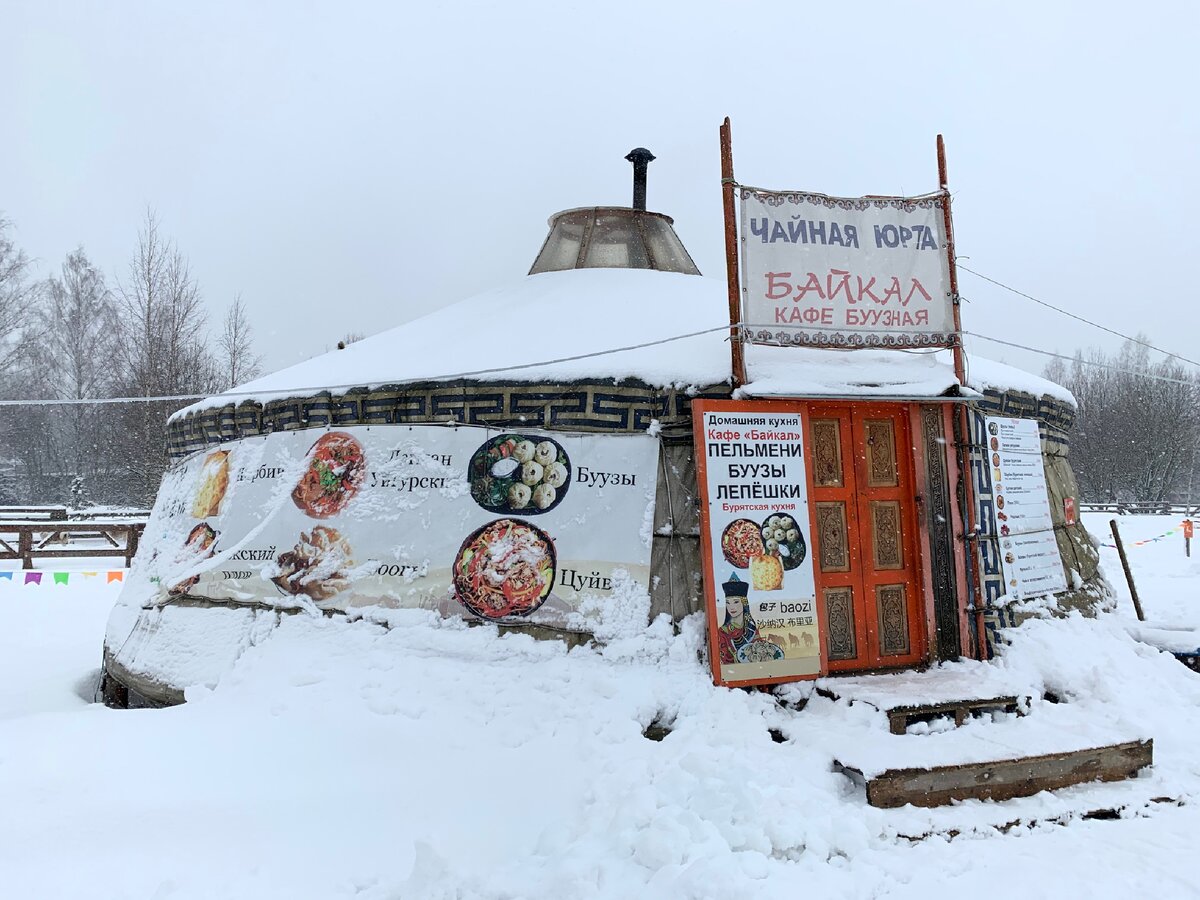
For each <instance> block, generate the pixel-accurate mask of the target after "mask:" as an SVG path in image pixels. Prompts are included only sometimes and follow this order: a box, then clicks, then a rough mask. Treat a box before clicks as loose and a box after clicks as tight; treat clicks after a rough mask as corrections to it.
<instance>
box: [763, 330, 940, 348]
mask: <svg viewBox="0 0 1200 900" xmlns="http://www.w3.org/2000/svg"><path fill="white" fill-rule="evenodd" d="M742 333H743V336H744V338H743V339H744V340H746V341H747V342H749V343H752V344H763V345H767V346H772V347H818V348H820V347H829V348H838V349H842V348H852V349H860V348H881V349H885V350H889V349H890V350H912V349H936V348H941V347H953V346H954V345H955V344H956V343H957V337H956V335H955V333H954V332H953V331H950V332H945V333H942V332H931V333H919V334H903V333H901V334H896V333H893V332H888V333H886V334H879V333H877V332H861V331H848V332H841V331H832V332H829V331H811V330H810V331H802V330H800V327H797V328H795V329H790V330H783V329H781V330H778V331H772V330H770V329H767V328H759V329H756V328H755V327H754V326H752V325H747V326H743V329H742Z"/></svg>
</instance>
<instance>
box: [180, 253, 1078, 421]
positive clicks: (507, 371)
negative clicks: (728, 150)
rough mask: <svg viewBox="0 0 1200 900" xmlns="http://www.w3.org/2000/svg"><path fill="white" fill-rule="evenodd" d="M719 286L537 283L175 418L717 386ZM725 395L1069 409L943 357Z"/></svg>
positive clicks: (837, 359) (778, 376) (589, 272)
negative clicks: (291, 404)
mask: <svg viewBox="0 0 1200 900" xmlns="http://www.w3.org/2000/svg"><path fill="white" fill-rule="evenodd" d="M728 322H729V312H728V288H727V284H726V282H725V280H724V279H718V278H707V277H702V276H698V275H684V274H679V273H674V272H660V271H653V270H649V269H615V268H588V269H571V270H566V271H559V272H544V273H541V274H537V275H530V276H526V277H525V278H523V279H521V280H519V281H517V282H515V283H513V284H510V285H507V286H505V287H500V288H496V289H492V290H489V291H486V292H484V293H481V294H478V295H476V296H474V297H470V298H468V299H466V300H462V301H460V302H458V303H454V304H451V305H450V306H447V307H445V308H443V309H440V310H437V311H436V312H433V313H430V314H429V315H426V316H423V317H421V318H418V319H415V320H413V321H410V322H407V323H405V324H403V325H399V326H397V327H395V328H392V329H389V330H387V331H384V332H381V333H379V334H376V335H373V336H372V337H369V338H365V339H363V340H361V341H357V342H355V343H353V344H350V345H349V346H347V347H346V348H345V349H342V350H335V351H332V352H329V353H325V354H322V355H320V356H316V357H314V358H312V359H309V360H306V361H304V362H302V363H299V364H297V365H294V366H290V367H288V368H286V369H282V370H280V371H278V372H274V373H272V374H270V375H267V376H264V377H262V378H259V379H256V380H254V381H252V382H249V383H248V384H245V385H241V386H239V387H237V388H235V389H233V390H232V391H231V392H229V393H227V394H218V395H215V396H213V397H210V398H208V399H205V400H202V401H200V402H198V403H195V404H193V405H192V406H189V407H187V408H186V409H184V410H181V411H180V412H179V413H177V414H176V415H175V416H174V417H173V421H178V420H180V419H182V418H185V417H188V416H190V415H192V414H195V413H199V412H201V411H203V410H209V409H213V408H216V407H221V406H226V405H229V404H234V405H237V404H241V403H244V402H245V401H246V400H252V401H255V402H258V403H267V402H270V401H273V400H280V399H284V398H295V397H305V396H309V395H313V394H317V393H322V392H340V391H346V390H350V389H352V388H366V389H371V388H375V387H378V386H382V385H396V384H405V383H410V382H430V381H435V382H436V381H460V380H465V381H476V382H494V381H505V382H537V383H543V384H563V383H569V382H574V381H579V380H588V381H596V380H611V381H614V382H620V381H625V380H633V381H637V382H641V383H643V384H645V385H649V386H652V387H655V388H675V389H703V388H708V387H712V386H716V385H721V384H726V383H728V382H729V381H730V374H731V373H730V365H731V363H730V351H729V341H728V336H729V328H728ZM747 374H748V379H747V381H748V383H747V384H746V385H745V386H743V387H742V388H741V389H740V390H739V392H738V396H742V397H778V396H831V397H846V396H860V395H862V396H866V395H870V396H876V397H894V398H900V397H906V398H930V397H937V396H942V395H945V394H947V393H968V394H969V393H974V392H983V391H985V390H988V389H991V390H994V391H1001V392H1003V391H1019V392H1021V393H1025V394H1031V395H1033V396H1048V397H1051V398H1054V399H1056V400H1060V401H1065V402H1066V403H1068V404H1072V405H1073V402H1074V401H1073V398H1072V397H1071V395H1070V393H1069V392H1068V391H1067V390H1066V389H1065V388H1063V387H1061V386H1059V385H1056V384H1054V383H1053V382H1050V381H1047V380H1045V379H1043V378H1039V377H1037V376H1035V375H1031V374H1029V373H1027V372H1024V371H1022V370H1020V369H1015V368H1013V367H1011V366H1007V365H1004V364H1002V363H997V362H992V361H990V360H985V359H982V358H980V357H978V356H974V355H972V356H971V357H970V366H969V370H968V378H967V385H966V386H965V387H966V390H965V391H961V390H956V389H959V388H962V387H963V386H961V385H960V384H959V382H958V379H957V378H956V377H955V375H954V367H953V361H952V358H951V354H950V352H949V351H946V350H941V351H901V350H882V349H879V350H877V349H862V350H852V351H846V350H828V349H817V348H800V347H786V348H784V347H763V346H749V347H747Z"/></svg>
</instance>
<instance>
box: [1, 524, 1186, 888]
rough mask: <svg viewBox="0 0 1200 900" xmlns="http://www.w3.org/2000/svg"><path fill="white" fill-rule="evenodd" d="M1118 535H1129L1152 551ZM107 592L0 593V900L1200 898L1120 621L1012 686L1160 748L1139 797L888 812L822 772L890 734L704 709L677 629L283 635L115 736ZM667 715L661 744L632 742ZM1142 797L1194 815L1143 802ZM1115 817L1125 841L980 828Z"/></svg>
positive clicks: (1170, 723)
mask: <svg viewBox="0 0 1200 900" xmlns="http://www.w3.org/2000/svg"><path fill="white" fill-rule="evenodd" d="M1152 518H1155V519H1157V517H1152ZM1127 521H1128V522H1129V524H1128V528H1129V529H1130V531H1129V532H1128V533H1127V539H1129V538H1130V537H1131V536H1132V534H1133V531H1134V529H1135V527H1136V528H1139V529H1140V528H1143V527H1144V528H1145V529H1147V534H1148V532H1149V531H1151V530H1153V528H1154V527H1156V526H1155V525H1154V523H1153V522H1146V521H1142V520H1137V521H1136V526H1135V524H1134V520H1123V521H1122V528H1123V530H1124V529H1125V528H1126V522H1127ZM1088 524H1089V525H1091V526H1092V527H1093V530H1094V531H1096V530H1098V529H1097V528H1096V526H1095V524H1094V523H1093V522H1091V521H1090V520H1089V522H1088ZM1159 524H1161V522H1159ZM1169 524H1170V523H1169ZM1165 530H1166V527H1163V528H1161V529H1160V531H1165ZM1175 549H1176V550H1178V553H1177V554H1171V553H1170V552H1169V550H1168V549H1167V548H1165V547H1160V546H1158V545H1147V546H1146V547H1144V548H1139V551H1140V552H1144V553H1145V554H1146V555H1145V557H1139V556H1137V555H1134V556H1133V562H1134V565H1135V567H1139V573H1140V569H1141V568H1142V566H1141V563H1140V562H1139V560H1140V559H1143V558H1144V559H1145V560H1146V562H1145V568H1146V571H1147V574H1146V586H1145V587H1142V593H1143V595H1144V598H1145V602H1146V604H1147V609H1148V610H1154V612H1153V613H1152V616H1158V617H1160V618H1163V619H1170V620H1172V621H1174V622H1176V623H1177V624H1187V623H1185V622H1182V619H1185V618H1187V617H1188V616H1189V615H1190V614H1191V612H1192V610H1194V609H1196V608H1197V604H1196V603H1195V600H1194V599H1192V598H1195V596H1196V588H1197V586H1200V570H1194V569H1192V568H1191V566H1192V565H1194V564H1192V563H1190V562H1189V561H1185V560H1183V556H1182V551H1181V550H1180V549H1179V548H1175ZM1139 551H1131V552H1132V553H1134V554H1136V553H1137V552H1139ZM1105 552H1107V551H1105ZM1176 556H1177V557H1178V558H1176ZM1105 560H1106V562H1107V560H1108V557H1107V556H1106V557H1105ZM1197 562H1200V560H1198V561H1197ZM1151 572H1152V573H1153V574H1151ZM1109 575H1110V578H1113V580H1115V576H1116V572H1115V571H1114V570H1113V569H1112V568H1111V566H1110V567H1109ZM1139 587H1141V581H1139ZM116 588H117V585H112V586H108V585H103V584H100V583H98V582H95V581H93V582H83V581H79V582H75V581H73V582H72V583H71V584H70V585H68V586H61V585H57V586H55V585H42V586H34V585H29V586H25V585H19V584H12V583H8V584H6V583H4V582H0V797H3V799H4V815H3V816H0V894H2V895H3V896H10V897H39V898H41V897H47V898H49V897H55V898H57V897H63V898H71V897H88V898H110V897H111V898H118V897H120V898H211V897H222V898H242V897H245V898H251V897H253V898H267V897H281V898H289V900H292V898H338V897H357V898H366V900H390V898H400V897H404V898H409V897H411V898H421V900H425V898H451V897H463V898H466V897H480V898H502V897H503V898H516V897H563V898H576V897H578V898H590V897H620V898H626V897H639V898H640V897H662V898H678V897H721V898H729V897H750V896H753V897H755V898H760V897H761V898H774V897H779V898H784V897H789V898H791V897H796V896H832V897H883V896H886V897H923V898H928V897H930V896H949V895H951V894H952V893H960V894H963V895H969V896H972V897H979V896H985V897H987V896H995V897H1009V896H1014V895H1022V894H1023V895H1026V896H1030V897H1048V896H1056V897H1072V896H1079V895H1082V894H1084V893H1086V894H1087V895H1089V896H1092V897H1122V898H1127V897H1129V896H1131V895H1137V896H1140V895H1143V894H1149V895H1157V896H1160V897H1181V896H1200V878H1198V876H1197V875H1196V866H1195V863H1194V853H1195V850H1194V845H1195V842H1196V835H1197V834H1200V810H1198V807H1197V806H1196V805H1194V804H1195V802H1196V801H1197V800H1200V759H1198V758H1197V754H1196V752H1195V748H1196V746H1197V743H1198V740H1200V677H1198V676H1196V675H1194V674H1192V673H1189V672H1188V671H1187V670H1186V669H1184V667H1183V666H1180V665H1179V664H1178V663H1176V662H1175V661H1174V660H1172V659H1170V658H1168V657H1166V656H1164V655H1162V654H1159V653H1157V652H1156V651H1154V650H1152V649H1150V648H1148V647H1145V646H1144V645H1140V644H1137V643H1135V642H1134V641H1133V640H1132V639H1131V638H1130V637H1129V636H1128V634H1127V633H1126V630H1125V628H1124V625H1123V620H1124V618H1126V617H1132V611H1131V610H1129V609H1128V607H1127V606H1123V607H1122V609H1121V611H1120V613H1119V614H1118V616H1110V617H1106V618H1105V619H1104V620H1102V621H1100V622H1085V621H1082V620H1073V621H1070V622H1066V623H1062V622H1059V623H1047V622H1034V623H1031V624H1030V625H1029V626H1027V627H1026V628H1024V629H1022V631H1021V632H1020V634H1019V635H1018V637H1019V641H1018V643H1017V644H1016V645H1015V646H1014V648H1013V649H1012V651H1010V653H1008V654H1007V655H1006V658H1005V660H1004V662H1003V663H1002V665H1003V667H1004V670H1005V671H1006V673H1007V674H1008V676H1009V677H1011V678H1014V679H1017V680H1019V681H1021V682H1023V683H1026V684H1028V685H1030V686H1031V687H1032V688H1034V689H1038V690H1040V689H1042V688H1052V689H1054V690H1055V691H1056V692H1061V693H1064V695H1065V696H1067V698H1068V701H1069V703H1070V704H1071V708H1072V709H1073V710H1074V711H1075V712H1087V713H1088V714H1089V718H1090V720H1092V721H1095V722H1096V723H1097V724H1098V727H1099V726H1100V725H1103V726H1104V727H1110V726H1111V727H1114V728H1118V727H1119V728H1129V729H1132V730H1134V731H1145V732H1148V733H1150V734H1152V736H1153V737H1154V738H1155V761H1156V765H1155V767H1154V770H1153V771H1152V772H1151V773H1148V774H1146V775H1144V776H1143V777H1142V778H1139V779H1137V780H1135V781H1132V782H1128V783H1125V784H1119V785H1107V786H1100V785H1095V786H1085V787H1079V788H1075V789H1072V790H1070V791H1064V792H1060V794H1059V795H1057V796H1053V797H1051V796H1041V797H1031V798H1027V799H1025V800H1019V801H1010V802H1008V803H1003V804H994V803H977V802H970V803H964V804H961V805H959V806H957V807H953V808H947V809H940V810H913V809H911V808H910V809H903V810H877V809H872V808H870V807H868V806H866V803H865V800H864V799H863V797H862V795H861V791H860V790H859V791H856V790H855V789H853V788H852V787H851V786H850V785H849V784H848V782H846V781H845V780H844V779H843V778H842V776H840V775H836V774H834V773H833V772H832V771H830V759H831V756H832V754H833V753H834V751H835V747H836V746H837V745H838V744H839V743H844V742H847V741H857V742H858V743H859V744H860V745H861V744H863V743H864V742H867V743H870V744H872V745H874V744H876V743H878V744H879V745H880V746H886V744H884V743H882V742H885V741H887V740H888V739H889V737H890V736H888V735H887V734H886V722H885V721H884V720H883V718H882V717H881V716H878V715H875V716H872V715H871V714H870V712H869V711H868V710H867V709H865V708H864V707H863V706H861V705H858V706H854V707H846V706H845V705H838V704H833V703H830V702H828V701H825V700H822V699H819V698H817V699H814V700H813V702H811V703H810V704H809V707H808V708H807V709H806V710H805V711H804V712H802V713H799V714H795V713H790V712H788V711H786V710H782V709H780V708H779V707H777V706H776V705H775V704H774V703H772V702H771V701H770V700H769V698H767V697H765V696H764V695H761V694H749V693H744V692H740V691H725V690H717V689H714V688H713V687H712V686H711V684H710V683H709V682H708V680H707V677H706V674H705V672H704V671H703V670H702V669H701V668H700V666H699V665H698V663H697V662H696V660H695V648H696V646H697V643H698V635H697V634H696V633H695V630H694V629H688V630H687V631H685V634H684V635H683V636H682V637H679V638H672V637H671V636H670V635H669V634H668V633H667V632H666V631H663V630H654V631H652V633H651V634H650V635H648V636H647V637H645V638H639V639H636V640H632V641H627V642H625V643H622V644H620V645H618V646H614V647H612V648H610V649H609V650H608V651H607V652H606V653H605V654H603V655H602V654H599V653H596V652H593V651H587V650H584V651H574V652H571V653H569V654H568V653H567V652H566V651H565V650H563V649H562V648H561V647H560V646H558V645H557V644H546V643H536V642H533V641H530V640H528V639H524V638H520V637H507V638H503V639H501V638H498V637H496V636H495V635H494V634H493V633H492V632H491V631H490V630H488V629H486V628H475V629H465V628H463V627H461V626H457V625H455V624H454V623H441V622H439V621H438V620H435V619H433V618H431V617H429V616H427V615H425V614H423V613H418V612H403V613H393V614H391V619H392V621H393V623H394V624H396V625H399V626H401V627H395V628H393V629H391V630H390V631H388V630H385V629H383V628H381V627H378V626H374V625H369V624H366V623H358V624H356V625H354V626H353V627H347V626H346V625H345V624H343V623H339V622H334V621H327V620H312V619H309V618H305V617H294V618H292V619H290V620H289V621H288V622H287V623H286V624H285V626H284V627H282V628H280V629H279V630H278V631H277V632H276V634H275V636H274V637H273V638H272V639H270V640H269V641H267V642H265V643H264V644H262V645H261V646H258V647H255V648H253V649H251V650H250V651H248V652H247V653H246V654H245V655H244V656H243V657H242V659H241V660H240V661H239V663H238V665H237V667H236V668H235V670H234V671H233V673H232V674H231V675H230V676H229V677H228V678H227V679H226V680H225V681H224V683H222V684H221V685H220V686H219V687H218V688H217V689H216V690H214V691H207V690H198V691H194V692H193V696H191V697H190V700H191V702H189V703H188V704H187V705H186V706H183V707H178V708H174V709H169V710H157V711H150V710H135V711H127V712H121V711H112V710H107V709H105V708H103V707H102V706H99V705H90V704H87V703H86V702H85V700H84V699H83V697H81V696H80V686H81V685H82V686H84V687H85V688H87V687H90V679H91V678H92V677H93V676H94V674H95V671H96V669H97V667H98V663H99V655H100V642H101V635H102V633H103V628H104V620H105V618H106V616H107V612H108V608H109V607H110V605H111V603H112V601H113V599H114V597H115V595H116ZM1192 624H1200V617H1195V616H1193V617H1192ZM963 668H964V671H965V672H967V673H968V674H969V670H970V666H969V665H964V667H963ZM84 693H85V694H86V693H87V691H86V690H84ZM1037 713H1038V710H1036V709H1035V710H1034V713H1033V715H1031V717H1030V719H1031V720H1033V719H1034V718H1035V717H1036V715H1037ZM658 715H665V716H666V717H667V718H668V719H672V720H673V724H674V728H673V731H672V732H671V734H670V735H668V736H667V738H666V739H665V740H664V741H662V742H661V743H655V742H651V741H647V740H646V739H644V738H643V737H642V736H641V730H642V728H643V727H644V726H645V725H646V724H648V723H649V722H650V721H651V719H653V718H654V717H655V716H658ZM999 725H1000V726H1003V727H1005V728H1010V729H1011V728H1012V723H1009V722H1001V723H999ZM972 727H976V728H978V729H980V731H981V732H984V730H985V729H987V728H988V727H989V726H988V725H985V724H984V723H977V724H976V725H975V726H972ZM768 728H778V729H779V730H780V731H782V732H783V734H784V735H786V736H787V737H788V738H789V740H788V741H787V742H786V743H783V744H777V743H774V742H773V741H772V740H771V738H770V736H769V735H768ZM985 733H986V732H985ZM891 739H892V740H895V741H901V742H908V743H907V744H905V745H904V746H906V747H907V746H909V745H911V744H915V743H916V742H922V741H925V742H931V743H926V744H923V745H922V746H931V747H938V746H941V744H938V743H936V742H937V741H939V740H941V736H940V735H927V736H920V735H907V736H903V737H899V738H891ZM958 739H960V740H961V737H960V738H958ZM943 743H944V744H946V745H948V744H949V743H950V742H949V741H944V742H943ZM1158 795H1169V796H1172V797H1176V798H1181V799H1184V800H1185V801H1187V805H1184V806H1182V807H1178V806H1173V805H1165V804H1151V805H1145V802H1144V801H1145V800H1146V799H1148V798H1149V797H1151V796H1158ZM1123 803H1128V804H1130V805H1131V808H1132V809H1134V810H1136V811H1137V812H1136V814H1135V815H1134V816H1133V817H1131V818H1128V819H1122V820H1120V821H1080V820H1078V819H1076V820H1074V821H1071V822H1070V824H1069V825H1066V826H1063V825H1057V824H1042V825H1036V826H1033V827H1029V826H1027V825H1019V826H1017V827H1016V828H1013V829H1011V830H1010V831H1009V832H1008V833H1006V834H1001V833H999V832H997V831H996V830H995V829H994V828H993V827H992V826H994V825H998V824H1003V823H1007V822H1011V821H1018V820H1019V821H1023V822H1026V823H1028V822H1032V821H1034V820H1041V821H1045V820H1048V819H1052V818H1055V817H1065V818H1070V817H1071V815H1072V814H1077V813H1078V812H1081V811H1084V810H1088V809H1093V808H1097V807H1100V806H1119V805H1121V804H1123ZM952 830H953V831H958V832H961V834H960V835H959V836H958V837H957V838H954V839H949V838H948V837H946V836H945V835H948V834H949V833H950V832H951V831H952ZM930 831H935V832H937V833H938V834H939V835H940V836H935V837H933V838H930V839H927V840H922V841H918V842H916V843H913V842H911V841H909V840H907V839H905V838H904V837H903V836H904V835H922V834H925V833H928V832H930Z"/></svg>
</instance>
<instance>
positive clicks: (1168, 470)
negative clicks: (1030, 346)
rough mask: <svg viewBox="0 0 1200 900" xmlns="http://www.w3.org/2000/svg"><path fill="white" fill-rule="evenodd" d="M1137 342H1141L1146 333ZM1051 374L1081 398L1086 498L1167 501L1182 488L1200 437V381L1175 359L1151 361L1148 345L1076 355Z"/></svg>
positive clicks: (1080, 460)
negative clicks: (1069, 362)
mask: <svg viewBox="0 0 1200 900" xmlns="http://www.w3.org/2000/svg"><path fill="white" fill-rule="evenodd" d="M1138 341H1140V342H1144V341H1145V338H1144V337H1143V336H1140V335H1139V337H1138ZM1046 375H1047V377H1049V378H1052V379H1053V380H1055V381H1058V382H1059V383H1061V384H1063V385H1065V386H1066V387H1068V388H1069V389H1070V390H1071V392H1072V393H1073V394H1074V395H1075V400H1076V402H1077V404H1078V412H1077V416H1076V424H1075V428H1074V430H1073V432H1072V435H1071V458H1072V460H1073V463H1074V469H1075V471H1076V473H1077V475H1078V476H1079V482H1080V487H1081V490H1082V492H1083V496H1084V499H1089V500H1108V501H1111V500H1141V501H1169V500H1172V499H1175V498H1176V497H1178V496H1179V495H1180V493H1181V492H1182V491H1183V490H1184V489H1185V487H1186V485H1187V483H1188V481H1189V478H1190V475H1191V472H1190V468H1191V465H1192V460H1193V457H1194V453H1193V448H1194V447H1195V445H1196V443H1197V442H1200V409H1198V408H1197V407H1198V404H1197V400H1198V399H1200V382H1198V381H1197V376H1196V373H1195V372H1194V371H1192V370H1189V369H1187V368H1186V367H1184V366H1183V365H1181V364H1179V363H1178V362H1174V361H1172V360H1170V359H1164V360H1162V361H1160V362H1158V363H1155V362H1152V361H1151V359H1150V351H1149V348H1148V347H1146V346H1144V343H1137V342H1133V341H1130V342H1127V343H1126V344H1125V345H1124V346H1123V347H1122V348H1121V350H1120V352H1119V353H1116V354H1108V353H1104V352H1103V351H1100V350H1091V351H1089V352H1088V354H1087V355H1086V356H1085V355H1084V354H1083V353H1077V354H1076V356H1075V360H1074V362H1073V363H1072V365H1071V367H1070V369H1069V370H1068V369H1067V368H1066V367H1065V366H1062V365H1059V366H1050V367H1047V369H1046Z"/></svg>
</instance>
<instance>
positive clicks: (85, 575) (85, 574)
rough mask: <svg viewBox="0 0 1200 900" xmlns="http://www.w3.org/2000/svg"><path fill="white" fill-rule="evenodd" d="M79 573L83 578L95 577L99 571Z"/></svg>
mask: <svg viewBox="0 0 1200 900" xmlns="http://www.w3.org/2000/svg"><path fill="white" fill-rule="evenodd" d="M79 574H80V575H82V576H83V577H84V578H95V577H96V576H97V575H99V574H100V573H99V572H80V573H79Z"/></svg>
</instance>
